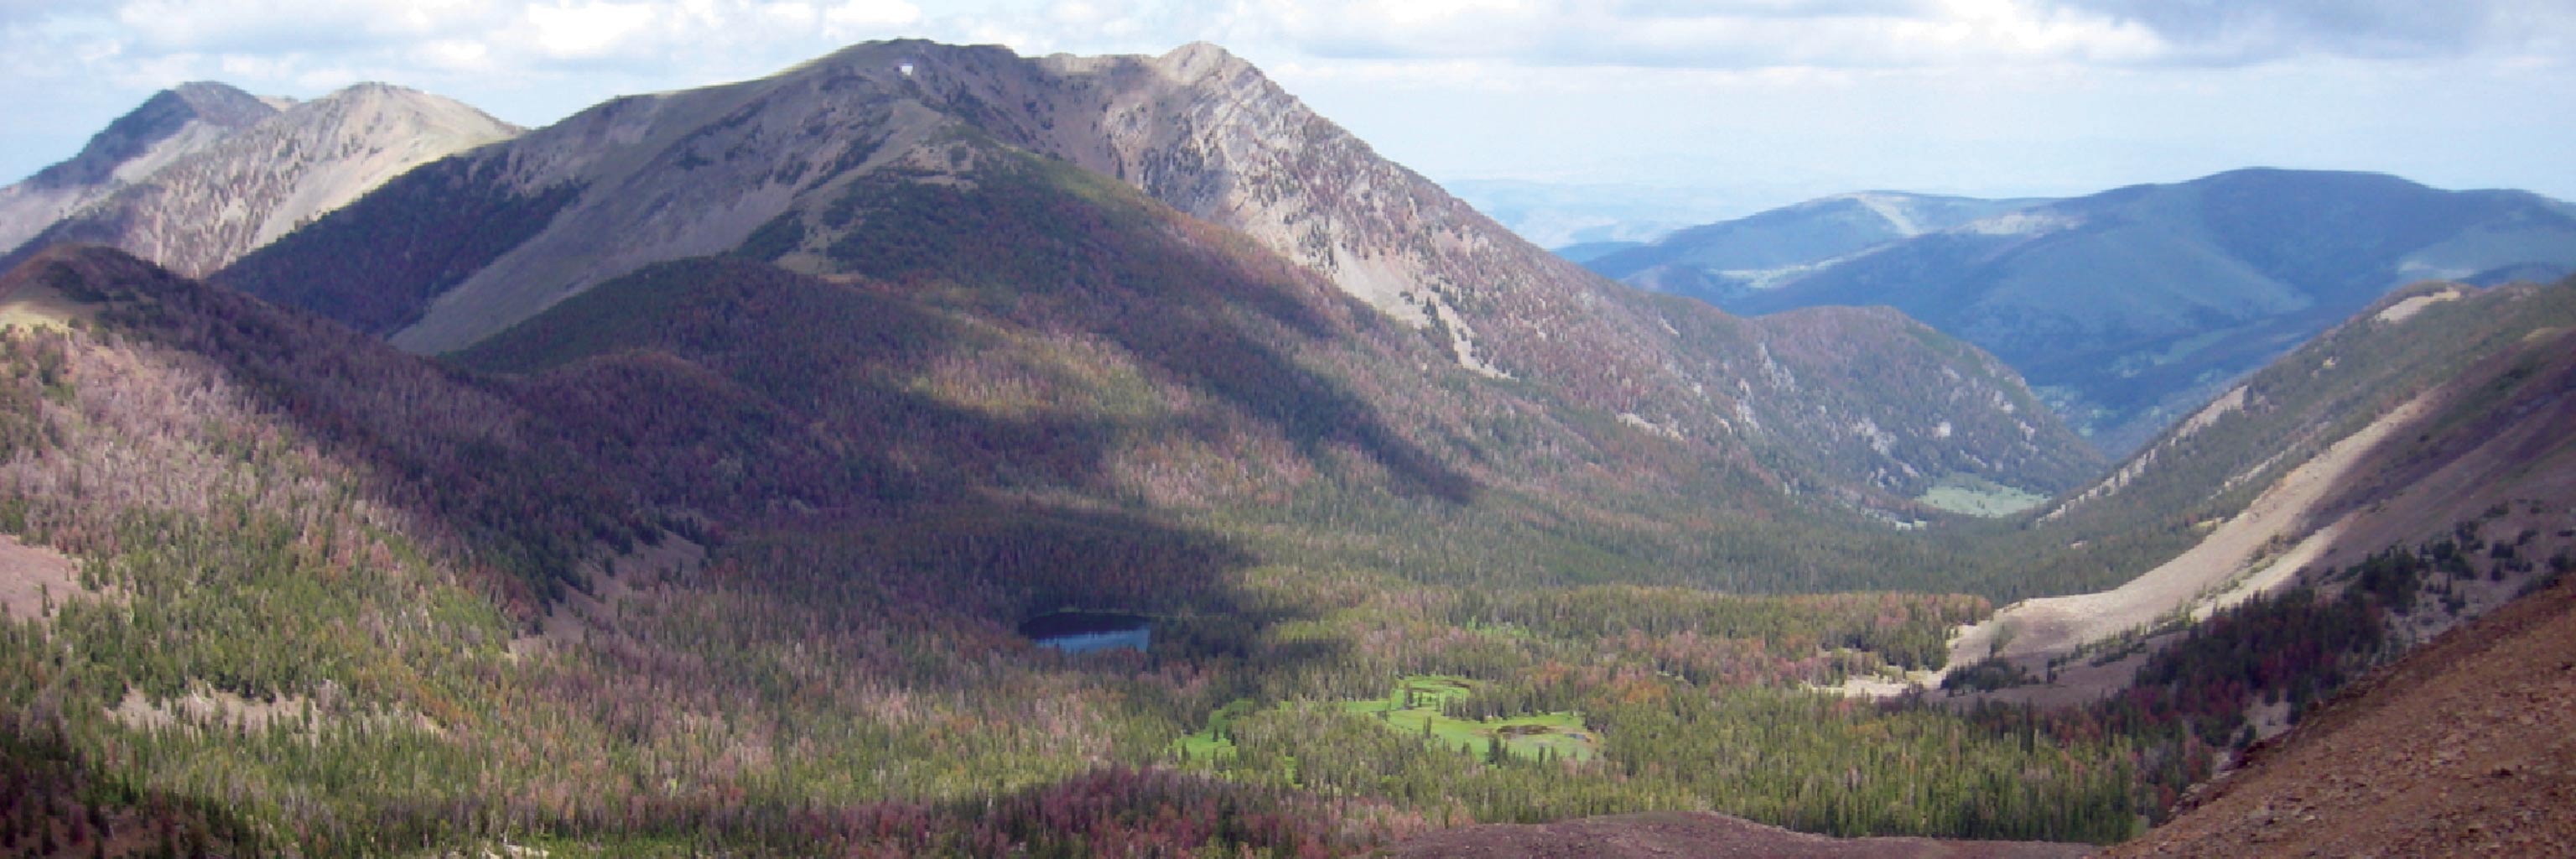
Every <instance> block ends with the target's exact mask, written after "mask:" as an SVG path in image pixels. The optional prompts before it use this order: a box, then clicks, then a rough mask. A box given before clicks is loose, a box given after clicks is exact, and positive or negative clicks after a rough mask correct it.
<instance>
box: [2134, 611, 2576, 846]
mask: <svg viewBox="0 0 2576 859" xmlns="http://www.w3.org/2000/svg"><path fill="white" fill-rule="evenodd" d="M2204 790H2205V791H2206V793H2205V794H2204V795H2203V796H2201V797H2199V798H2198V799H2197V800H2196V801H2195V802H2196V805H2197V807H2195V808H2193V809H2192V810H2191V811H2189V812H2187V813H2185V814H2183V815H2182V816H2181V817H2179V818H2178V819H2176V820H2175V821H2173V822H2172V823H2170V824H2167V825H2165V826H2163V827H2160V828H2158V829H2156V830H2154V831H2152V832H2149V833H2148V834H2147V835H2146V836H2145V837H2143V838H2140V839H2138V840H2136V841H2132V842H2130V843H2127V844H2123V845H2121V846H2120V847H2118V848H2117V849H2115V850H2114V851H2112V853H2111V854H2110V855H2112V856H2251V855H2261V856H2456V855H2482V856H2568V855H2576V583H2561V584H2560V585H2558V586H2557V587H2554V588H2551V589H2549V590H2547V591H2543V592H2541V593H2538V594H2534V595H2532V596H2529V597H2525V598H2523V599H2521V600H2518V601H2516V602H2514V603H2512V604H2510V605H2507V606H2506V607H2505V608H2503V609H2502V610H2500V611H2497V612H2496V613H2494V614H2492V615H2489V616H2487V617H2486V618H2484V619H2482V620H2479V621H2477V622H2475V623H2472V624H2469V625H2467V626H2463V627H2460V628H2458V629H2455V630H2453V631H2451V632H2449V633H2447V634H2445V635H2443V636H2441V637H2440V638H2437V639H2435V640H2434V641H2433V643H2431V644H2430V645H2427V646H2426V647H2424V648H2422V649H2420V650H2418V651H2416V652H2415V653H2413V654H2411V655H2409V656H2408V657H2407V658H2406V659H2405V660H2403V661H2401V662H2398V663H2397V664H2395V665H2392V666H2389V667H2388V668H2387V669H2385V670H2382V671H2380V672H2377V673H2375V674H2373V675H2372V676H2371V677H2370V678H2369V679H2366V680H2364V681H2363V682H2361V683H2359V684H2356V685H2355V686H2354V687H2353V689H2352V690H2351V691H2349V692H2347V693H2346V694H2345V695H2343V696H2342V697H2341V698H2339V699H2337V700H2336V701H2335V702H2334V703H2333V704H2332V705H2331V706H2329V707H2327V708H2326V709H2324V710H2323V711H2321V712H2319V713H2318V714H2317V715H2316V716H2314V717H2312V718H2310V719H2309V720H2308V721H2306V722H2305V723H2303V724H2301V725H2300V726H2299V727H2297V728H2296V729H2293V730H2292V731H2291V732H2290V733H2289V734H2287V735H2285V736H2283V737H2282V738H2280V739H2278V740H2275V741H2272V742H2269V743H2265V744H2262V745H2258V746H2257V747H2256V748H2255V749H2254V751H2253V753H2252V754H2251V755H2250V757H2249V761H2248V763H2247V765H2246V766H2245V767H2244V768H2243V769H2241V770H2238V771H2237V772H2236V774H2235V775H2233V776H2230V777H2228V778H2225V779H2223V780H2221V781H2218V782H2216V783H2214V784H2212V785H2210V786H2209V787H2208V788H2205V789H2204Z"/></svg>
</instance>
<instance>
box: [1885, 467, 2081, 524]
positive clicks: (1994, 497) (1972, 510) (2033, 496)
mask: <svg viewBox="0 0 2576 859" xmlns="http://www.w3.org/2000/svg"><path fill="white" fill-rule="evenodd" d="M1914 500H1916V501H1919V502H1922V503H1923V504H1926V505H1929V506H1932V507H1935V508H1939V509H1942V510H1947V511H1950V512H1952V513H1964V514H1967V515H1970V516H1986V517H1991V518H2001V517H2005V516H2010V515H2013V514H2015V513H2019V512H2022V511H2024V510H2028V509H2031V508H2033V507H2037V506H2039V505H2041V504H2045V503H2048V496H2045V495H2040V494H2037V493H2033V492H2029V491H2026V490H2023V489H2021V488H2019V487H2013V486H2005V485H2003V484H2001V483H1996V482H1994V481H1991V480H1987V479H1985V478H1982V477H1975V476H1971V475H1952V476H1950V477H1946V478H1943V479H1942V480H1941V482H1940V483H1937V484H1934V485H1933V486H1932V488H1931V489H1929V490H1925V491H1924V493H1923V494H1922V495H1921V496H1919V497H1916V498H1915V499H1914Z"/></svg>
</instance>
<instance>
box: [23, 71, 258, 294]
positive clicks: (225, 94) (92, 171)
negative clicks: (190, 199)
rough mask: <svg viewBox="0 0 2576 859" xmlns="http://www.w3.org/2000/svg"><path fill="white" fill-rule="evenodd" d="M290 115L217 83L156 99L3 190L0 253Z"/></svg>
mask: <svg viewBox="0 0 2576 859" xmlns="http://www.w3.org/2000/svg"><path fill="white" fill-rule="evenodd" d="M283 109H284V105H283V104H281V103H279V102H276V101H271V100H268V99H262V98H260V97H258V96H254V95H251V94H250V93H246V92H242V91H241V90H238V89H234V88H232V87H229V86H225V85H223V84H219V83H212V82H198V83H189V84H181V85H179V86H176V87H172V88H170V89H166V90H162V91H161V92H158V93H154V94H153V96H152V97H151V98H150V99H147V100H145V101H144V102H143V104H142V105H140V106H138V107H136V108H135V109H134V110H133V111H132V112H130V113H127V114H126V115H124V116H122V117H118V118H117V120H116V121H115V122H112V123H109V124H108V126H107V127H106V128H104V129H101V130H100V131H99V133H98V134H97V135H96V136H94V137H91V138H90V140H89V144H88V145H87V146H84V147H82V148H81V151H80V153H79V154H77V155H74V156H72V157H71V158H69V159H66V160H64V161H63V162H61V163H59V164H55V165H53V166H51V167H47V168H45V169H43V170H41V171H38V172H37V173H36V175H34V176H29V177H27V178H26V179H25V180H24V181H21V182H18V183H17V184H14V185H10V186H9V187H6V188H0V253H8V252H10V251H14V250H17V249H18V246H20V245H22V244H25V243H26V241H27V240H28V239H30V238H34V237H35V235H36V234H37V233H40V232H43V231H44V230H45V228H46V227H50V226H53V225H54V222H56V221H60V220H62V219H63V218H64V217H65V216H67V215H70V214H71V213H73V212H75V211H78V210H79V209H80V208H81V207H82V206H84V205H87V204H89V203H90V202H92V201H95V200H97V199H99V198H101V197H105V196H107V195H109V194H111V193H114V192H115V191H116V190H117V189H118V188H122V187H125V186H126V185H128V184H131V183H133V182H137V181H141V180H142V179H144V178H145V177H148V176H150V175H152V174H153V173H154V172H157V171H159V170H160V169H161V168H163V167H166V166H169V164H170V163H171V162H173V161H176V160H178V159H179V158H181V157H183V156H186V155H188V154H189V153H192V152H195V151H197V150H200V149H204V148H206V147H208V146H211V145H213V144H215V143H216V142H217V141H221V140H223V139H224V138H225V137H228V136H230V135H231V134H232V133H233V132H236V131H240V130H242V129H244V128H249V127H250V126H252V125H256V124H258V123H259V122H261V121H263V120H266V119H268V118H269V117H272V116H276V115H277V113H278V111H280V110H283Z"/></svg>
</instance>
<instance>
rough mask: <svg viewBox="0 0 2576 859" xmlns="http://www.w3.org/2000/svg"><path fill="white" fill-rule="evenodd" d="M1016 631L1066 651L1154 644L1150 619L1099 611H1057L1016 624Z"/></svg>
mask: <svg viewBox="0 0 2576 859" xmlns="http://www.w3.org/2000/svg"><path fill="white" fill-rule="evenodd" d="M1020 634H1021V635H1023V636H1026V637H1028V639H1029V640H1030V641H1034V642H1037V643H1038V644H1039V646H1042V647H1052V648H1055V649H1057V650H1061V651H1064V652H1066V653H1090V652H1092V651H1095V650H1108V649H1110V648H1113V647H1124V648H1129V649H1131V650H1135V651H1138V652H1143V651H1146V650H1149V649H1151V647H1152V645H1153V643H1154V619H1153V618H1150V617H1146V616H1144V615H1138V614H1121V613H1118V612H1103V611H1060V612H1056V613H1054V614H1045V615H1039V616H1037V617H1034V618H1031V619H1029V621H1028V622H1027V623H1023V624H1020Z"/></svg>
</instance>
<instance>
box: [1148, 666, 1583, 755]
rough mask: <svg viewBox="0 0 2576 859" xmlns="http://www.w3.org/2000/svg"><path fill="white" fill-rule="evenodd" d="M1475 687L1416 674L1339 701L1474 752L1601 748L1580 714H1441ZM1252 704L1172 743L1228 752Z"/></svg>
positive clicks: (1233, 708) (1397, 727)
mask: <svg viewBox="0 0 2576 859" xmlns="http://www.w3.org/2000/svg"><path fill="white" fill-rule="evenodd" d="M1474 690H1475V681H1473V680H1468V679H1466V678H1463V677H1451V676H1446V675H1438V674H1419V675H1415V676H1412V677H1407V678H1404V679H1403V680H1401V681H1398V682H1397V683H1396V686H1395V688H1394V689H1393V690H1390V691H1388V692H1387V694H1386V696H1385V697H1383V698H1364V699H1358V700H1348V701H1343V702H1341V706H1342V708H1343V709H1345V710H1348V711H1350V712H1352V713H1357V714H1360V715H1365V716H1374V717H1376V718H1377V719H1378V720H1379V721H1381V722H1384V723H1385V724H1386V726H1387V729H1388V730H1393V731H1401V732H1404V733H1407V734H1413V735H1417V736H1420V737H1422V741H1423V742H1425V743H1433V744H1436V745H1438V746H1440V747H1441V748H1445V749H1457V750H1459V751H1460V752H1461V753H1463V754H1470V755H1475V756H1478V757H1490V756H1491V755H1492V754H1493V747H1494V744H1495V743H1497V742H1500V743H1503V744H1504V748H1505V750H1507V751H1509V752H1510V753H1511V754H1512V755H1514V756H1516V757H1524V758H1537V757H1540V756H1541V754H1542V752H1545V753H1548V754H1550V755H1551V756H1553V757H1556V758H1559V759H1569V758H1570V759H1574V760H1589V759H1591V758H1593V757H1594V756H1596V755H1599V754H1600V753H1601V738H1600V737H1599V736H1597V735H1595V734H1594V733H1592V730H1591V729H1590V728H1587V727H1585V726H1584V724H1583V716H1582V714H1579V713H1570V712H1555V713H1541V714H1538V715H1533V716H1515V717H1512V718H1508V719H1458V718H1452V717H1449V716H1444V715H1441V713H1440V708H1441V705H1443V704H1446V703H1448V702H1449V701H1450V700H1451V699H1455V698H1463V697H1466V696H1467V695H1468V694H1469V693H1471V692H1473V691H1474ZM1282 706H1285V705H1282ZM1254 709H1255V707H1254V705H1253V703H1252V701H1250V700H1249V699H1244V700H1237V701H1235V702H1234V703H1231V704H1227V705H1225V706H1224V707H1222V708H1219V709H1218V710H1217V711H1216V712H1215V713H1213V714H1210V715H1209V716H1208V726H1207V729H1206V730H1202V731H1199V732H1198V733H1195V734H1191V735H1189V736H1186V737H1182V738H1180V739H1179V740H1177V741H1175V742H1174V743H1173V746H1174V747H1175V748H1176V749H1178V750H1179V751H1180V752H1181V753H1182V754H1183V755H1184V756H1186V757H1188V758H1190V759H1193V760H1207V759H1221V758H1225V757H1231V756H1232V755H1233V754H1234V741H1233V740H1232V739H1230V735H1229V734H1228V733H1227V731H1228V729H1229V728H1230V727H1231V726H1232V724H1233V722H1234V720H1235V719H1238V718H1242V717H1244V716H1247V715H1250V714H1252V712H1253V711H1254Z"/></svg>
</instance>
